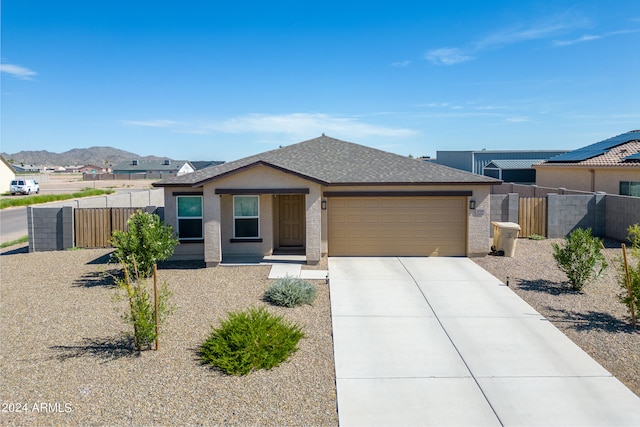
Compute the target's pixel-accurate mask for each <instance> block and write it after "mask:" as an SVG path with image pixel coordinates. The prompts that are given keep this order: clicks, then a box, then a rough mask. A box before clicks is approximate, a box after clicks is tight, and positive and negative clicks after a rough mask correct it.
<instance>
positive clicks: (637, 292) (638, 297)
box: [618, 224, 640, 320]
mask: <svg viewBox="0 0 640 427" xmlns="http://www.w3.org/2000/svg"><path fill="white" fill-rule="evenodd" d="M627 233H628V234H627V238H628V239H629V241H630V242H631V247H630V249H631V250H629V251H627V263H628V269H629V279H630V282H631V295H629V290H628V288H627V281H626V280H627V273H626V271H625V269H624V260H623V259H622V258H621V259H620V260H619V263H618V264H619V267H618V282H619V283H620V287H621V288H622V293H621V294H620V301H621V302H622V303H623V304H624V305H625V306H627V307H629V310H631V309H632V307H633V310H634V311H635V317H636V320H638V319H640V225H638V224H634V225H631V226H629V228H628V229H627Z"/></svg>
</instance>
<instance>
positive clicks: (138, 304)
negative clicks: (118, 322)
mask: <svg viewBox="0 0 640 427" xmlns="http://www.w3.org/2000/svg"><path fill="white" fill-rule="evenodd" d="M123 269H124V272H125V274H124V279H122V278H116V284H117V285H118V289H119V291H120V292H119V293H117V294H116V296H115V298H114V299H115V300H116V301H119V300H123V299H126V300H127V301H128V302H129V307H128V310H127V311H125V313H124V314H123V315H122V318H123V319H124V320H125V322H127V323H130V324H131V325H132V326H133V338H134V341H135V343H136V350H138V351H140V350H142V349H145V348H146V349H149V348H150V347H151V343H153V342H154V341H155V340H156V338H158V334H157V333H156V317H155V316H156V309H155V302H154V299H153V288H151V286H150V285H149V283H148V281H149V280H148V279H144V278H141V277H139V276H138V275H137V274H136V273H135V272H134V277H135V279H134V281H132V280H131V278H130V276H129V272H128V269H127V266H126V265H123ZM150 288H151V289H150ZM170 298H171V291H169V286H168V285H167V283H166V282H164V283H162V285H161V286H160V287H159V288H158V328H160V327H161V326H162V324H163V323H164V322H165V320H166V319H167V317H168V316H169V315H170V314H171V313H172V312H173V310H174V307H173V305H171V304H170V303H169V299H170ZM158 332H159V330H158Z"/></svg>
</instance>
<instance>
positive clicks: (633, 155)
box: [533, 130, 640, 197]
mask: <svg viewBox="0 0 640 427" xmlns="http://www.w3.org/2000/svg"><path fill="white" fill-rule="evenodd" d="M533 167H534V168H535V170H536V184H537V185H539V186H541V187H563V188H567V189H571V190H580V191H591V192H595V191H603V192H606V193H609V194H621V195H626V196H636V197H640V130H634V131H630V132H626V133H623V134H621V135H618V136H615V137H613V138H609V139H606V140H604V141H600V142H596V143H595V144H591V145H588V146H586V147H583V148H579V149H577V150H574V151H570V152H568V153H566V154H562V155H559V156H556V157H552V158H551V159H549V160H547V161H545V162H543V163H540V164H537V165H534V166H533Z"/></svg>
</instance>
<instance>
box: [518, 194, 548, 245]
mask: <svg viewBox="0 0 640 427" xmlns="http://www.w3.org/2000/svg"><path fill="white" fill-rule="evenodd" d="M519 207H520V209H519V212H518V220H519V224H520V237H529V236H531V235H532V234H537V235H539V236H545V237H546V235H547V199H546V197H521V198H520V206H519Z"/></svg>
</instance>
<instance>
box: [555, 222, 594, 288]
mask: <svg viewBox="0 0 640 427" xmlns="http://www.w3.org/2000/svg"><path fill="white" fill-rule="evenodd" d="M552 246H553V258H554V259H555V260H556V263H557V265H558V268H560V270H562V271H563V272H564V273H565V274H566V275H567V278H569V283H570V284H571V288H572V289H573V290H575V291H581V290H582V288H583V287H584V286H585V285H586V284H587V283H589V282H592V281H595V280H597V279H598V278H599V277H600V276H601V275H602V273H603V272H604V270H605V269H606V268H607V262H606V260H605V258H604V255H603V253H602V241H601V240H600V239H598V238H597V237H594V236H592V235H591V229H590V228H587V229H582V228H578V229H576V230H575V231H573V232H572V233H571V234H570V235H569V236H568V237H565V242H564V245H562V246H561V245H559V244H557V243H554V244H553V245H552Z"/></svg>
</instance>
